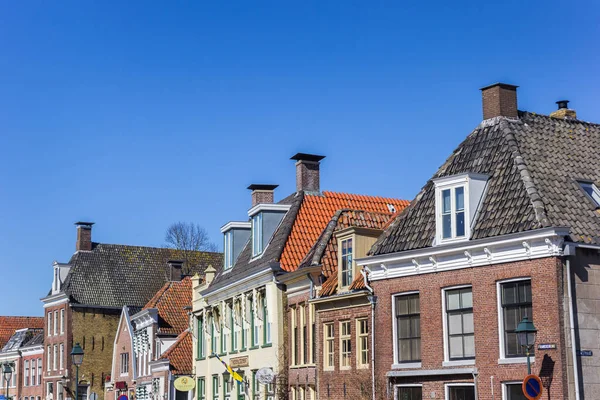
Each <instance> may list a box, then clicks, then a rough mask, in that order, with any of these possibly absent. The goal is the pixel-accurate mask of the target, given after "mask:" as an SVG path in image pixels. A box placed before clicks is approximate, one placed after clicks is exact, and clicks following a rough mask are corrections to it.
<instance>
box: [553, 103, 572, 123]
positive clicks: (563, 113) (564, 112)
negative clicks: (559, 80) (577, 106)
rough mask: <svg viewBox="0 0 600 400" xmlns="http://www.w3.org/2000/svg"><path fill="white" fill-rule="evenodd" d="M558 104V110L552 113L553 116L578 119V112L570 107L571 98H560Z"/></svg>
mask: <svg viewBox="0 0 600 400" xmlns="http://www.w3.org/2000/svg"><path fill="white" fill-rule="evenodd" d="M556 104H558V110H556V111H554V112H553V113H551V114H550V116H551V117H552V118H558V119H577V112H575V110H571V109H570V108H569V100H559V101H557V102H556Z"/></svg>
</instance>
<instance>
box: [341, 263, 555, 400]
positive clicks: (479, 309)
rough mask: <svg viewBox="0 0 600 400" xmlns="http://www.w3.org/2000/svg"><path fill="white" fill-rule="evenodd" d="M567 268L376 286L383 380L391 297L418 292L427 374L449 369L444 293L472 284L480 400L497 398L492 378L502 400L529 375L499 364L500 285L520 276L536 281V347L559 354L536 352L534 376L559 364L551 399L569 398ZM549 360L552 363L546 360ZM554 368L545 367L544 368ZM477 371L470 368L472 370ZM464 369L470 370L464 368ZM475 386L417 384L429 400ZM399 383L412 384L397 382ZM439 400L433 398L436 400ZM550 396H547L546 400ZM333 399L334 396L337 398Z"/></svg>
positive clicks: (389, 349)
mask: <svg viewBox="0 0 600 400" xmlns="http://www.w3.org/2000/svg"><path fill="white" fill-rule="evenodd" d="M562 268H563V267H562V263H561V261H560V260H559V259H558V258H554V257H549V258H544V259H536V260H532V261H523V262H516V263H509V264H500V265H494V266H488V267H478V268H465V269H461V270H455V271H448V272H440V273H433V274H424V275H420V276H410V277H403V278H397V279H389V280H382V281H376V282H373V283H372V285H371V286H372V287H373V288H374V290H375V294H377V295H378V297H379V303H378V305H377V312H376V326H377V329H378V333H377V339H376V340H377V341H376V353H375V356H376V374H377V376H378V379H381V380H384V379H385V374H386V373H387V372H388V371H390V370H392V364H393V351H394V349H393V340H394V339H393V331H392V321H393V316H392V295H393V294H397V293H402V292H409V291H419V293H420V304H421V308H420V313H421V360H422V368H423V369H430V370H432V369H445V368H448V369H449V368H452V367H443V366H442V362H443V361H444V346H443V320H442V318H443V316H442V288H446V287H451V286H456V285H465V284H469V285H472V290H473V304H474V306H473V313H474V329H475V353H476V359H475V367H476V368H477V369H478V373H479V378H478V394H479V399H480V400H487V399H490V400H491V399H492V394H491V393H492V389H491V383H490V379H491V376H493V377H494V393H495V398H496V399H500V398H501V395H502V386H501V382H505V381H514V380H522V379H523V377H525V375H526V373H527V366H526V364H502V365H499V363H498V359H499V357H500V354H499V334H498V310H497V308H498V307H497V294H496V282H497V281H500V280H504V279H510V278H517V277H531V284H532V302H533V321H534V323H535V326H536V328H537V329H538V338H537V342H536V343H555V344H556V346H557V348H556V350H547V351H541V350H539V351H538V350H536V355H535V363H533V365H532V372H533V373H536V374H538V373H539V372H540V369H541V367H542V360H544V357H545V356H547V357H550V358H551V361H553V362H554V366H553V372H552V374H551V378H552V381H551V385H550V398H553V399H562V398H565V397H566V377H565V375H566V374H565V373H564V372H565V367H564V366H565V360H566V359H565V351H564V350H565V343H564V337H563V336H562V335H561V333H562V331H563V325H564V321H563V294H562ZM547 361H549V360H548V359H547ZM548 365H549V364H548V363H546V364H545V366H548ZM470 367H472V366H466V368H470ZM459 368H465V367H464V366H463V367H459ZM453 381H460V382H472V381H473V378H472V377H471V376H468V375H462V376H456V375H444V376H435V377H431V378H427V379H413V380H412V382H416V383H422V384H423V397H424V398H438V399H442V398H444V383H447V382H453ZM394 382H395V383H411V381H410V380H407V379H397V380H396V381H394ZM433 395H434V396H435V397H432V396H433ZM546 396H547V394H545V395H544V398H546ZM332 398H333V397H332Z"/></svg>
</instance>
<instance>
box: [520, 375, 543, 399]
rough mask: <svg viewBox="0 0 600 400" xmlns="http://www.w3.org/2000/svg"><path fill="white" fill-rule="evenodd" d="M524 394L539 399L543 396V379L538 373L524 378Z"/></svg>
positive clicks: (529, 397)
mask: <svg viewBox="0 0 600 400" xmlns="http://www.w3.org/2000/svg"><path fill="white" fill-rule="evenodd" d="M522 388H523V394H524V395H525V397H527V398H528V399H529V400H538V399H539V398H540V397H542V381H541V380H540V378H539V377H538V376H537V375H527V376H526V377H525V379H523V385H522Z"/></svg>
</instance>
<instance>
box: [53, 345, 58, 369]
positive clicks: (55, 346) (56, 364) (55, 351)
mask: <svg viewBox="0 0 600 400" xmlns="http://www.w3.org/2000/svg"><path fill="white" fill-rule="evenodd" d="M53 347H54V349H53V350H54V354H53V356H54V357H53V358H52V369H53V370H54V371H56V369H57V366H58V346H57V345H54V346H53Z"/></svg>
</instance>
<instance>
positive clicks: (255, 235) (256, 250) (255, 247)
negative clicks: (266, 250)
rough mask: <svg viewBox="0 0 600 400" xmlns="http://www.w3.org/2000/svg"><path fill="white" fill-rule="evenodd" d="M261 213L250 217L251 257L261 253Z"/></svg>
mask: <svg viewBox="0 0 600 400" xmlns="http://www.w3.org/2000/svg"><path fill="white" fill-rule="evenodd" d="M262 218H263V216H262V213H258V214H256V215H255V216H253V217H252V257H255V256H258V255H260V254H262V251H263V246H262V230H263V229H262V228H263V226H262Z"/></svg>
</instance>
